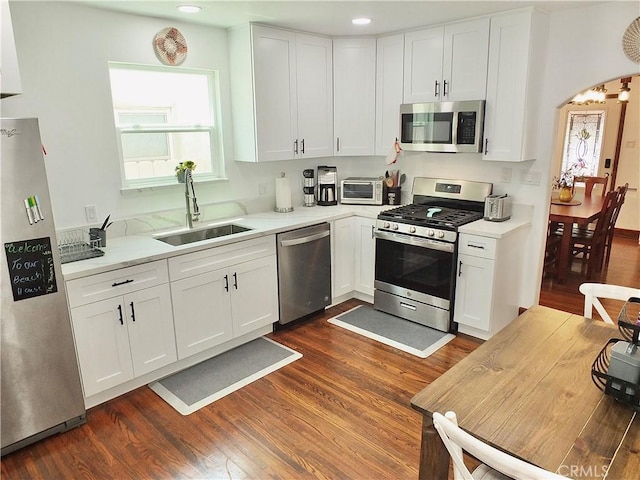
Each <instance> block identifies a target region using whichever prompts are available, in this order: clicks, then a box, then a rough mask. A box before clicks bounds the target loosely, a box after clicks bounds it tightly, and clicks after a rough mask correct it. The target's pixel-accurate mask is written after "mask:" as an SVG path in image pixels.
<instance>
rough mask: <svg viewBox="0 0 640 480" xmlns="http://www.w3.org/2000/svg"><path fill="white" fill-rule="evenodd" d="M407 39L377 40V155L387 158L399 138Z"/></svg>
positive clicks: (401, 35)
mask: <svg viewBox="0 0 640 480" xmlns="http://www.w3.org/2000/svg"><path fill="white" fill-rule="evenodd" d="M403 57H404V35H403V34H399V35H392V36H389V37H382V38H378V41H377V49H376V58H377V60H376V155H387V154H388V153H389V150H390V149H391V147H392V146H393V142H394V141H395V140H396V139H397V138H400V105H401V104H402V85H403V79H404V73H403V65H404V58H403Z"/></svg>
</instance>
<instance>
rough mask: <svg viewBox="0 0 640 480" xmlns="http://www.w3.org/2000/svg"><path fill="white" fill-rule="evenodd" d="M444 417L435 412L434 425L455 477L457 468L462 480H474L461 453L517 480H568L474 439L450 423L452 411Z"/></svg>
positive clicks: (452, 416) (482, 466) (484, 468)
mask: <svg viewBox="0 0 640 480" xmlns="http://www.w3.org/2000/svg"><path fill="white" fill-rule="evenodd" d="M445 415H446V417H445ZM445 415H442V414H440V413H438V412H434V413H433V425H434V427H435V428H436V430H437V432H438V434H439V435H440V438H442V442H443V443H444V445H445V447H446V448H447V450H448V451H449V455H451V459H452V460H453V466H454V475H455V473H456V469H458V471H459V475H460V478H461V479H464V480H474V477H473V475H472V474H471V472H469V469H468V468H467V467H466V465H465V464H464V461H463V458H462V451H463V450H464V451H466V452H469V453H470V454H471V455H473V456H474V457H476V458H477V459H478V460H480V461H481V462H482V463H483V464H485V465H487V466H489V467H491V468H492V469H493V470H496V471H497V472H500V473H502V474H503V475H507V476H508V477H510V478H513V479H516V480H531V479H532V478H535V479H540V480H542V479H550V480H568V479H567V477H563V476H562V475H558V474H557V473H552V472H549V471H547V470H544V469H543V468H540V467H536V466H535V465H532V464H530V463H527V462H525V461H523V460H520V459H519V458H515V457H512V456H511V455H509V454H507V453H504V452H502V451H500V450H498V449H496V448H493V447H492V446H490V445H487V444H486V443H484V442H482V441H480V440H478V439H477V438H475V437H474V436H472V435H469V434H468V433H467V432H465V431H464V430H462V429H461V428H459V427H458V426H457V425H456V424H455V423H454V422H453V421H452V420H450V418H454V419H455V413H454V412H447V413H446V414H445ZM485 465H481V466H480V467H479V468H482V469H483V470H485V471H486V467H485Z"/></svg>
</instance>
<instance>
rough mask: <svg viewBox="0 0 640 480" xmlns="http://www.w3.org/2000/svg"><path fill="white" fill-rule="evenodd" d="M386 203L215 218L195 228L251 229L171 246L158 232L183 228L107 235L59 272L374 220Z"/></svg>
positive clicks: (75, 273) (92, 270)
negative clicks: (92, 253)
mask: <svg viewBox="0 0 640 480" xmlns="http://www.w3.org/2000/svg"><path fill="white" fill-rule="evenodd" d="M390 208H393V207H390V206H389V205H381V206H359V205H336V206H331V207H321V206H315V207H308V208H307V207H297V208H296V209H295V210H294V211H293V212H289V213H276V212H262V213H255V214H251V215H242V216H237V217H230V218H226V219H217V220H215V221H210V222H207V221H205V222H200V223H199V224H198V225H197V226H196V228H195V229H203V228H207V227H209V226H214V225H223V224H227V223H234V224H237V225H241V226H244V227H248V228H251V230H249V231H247V232H242V233H236V234H233V235H228V236H225V237H220V238H214V239H211V240H203V241H200V242H193V243H189V244H186V245H180V246H173V245H169V244H167V243H164V242H161V241H159V240H156V239H155V238H154V237H156V236H158V235H166V234H168V233H179V232H186V231H188V229H187V228H186V227H182V228H171V229H168V230H164V231H156V232H150V233H146V234H139V235H128V236H123V237H115V238H109V239H108V241H107V246H106V247H105V248H104V249H103V250H104V252H105V253H104V255H103V256H101V257H96V258H90V259H87V260H80V261H77V262H70V263H65V264H63V265H62V273H63V275H64V278H65V280H72V279H75V278H81V277H86V276H87V275H94V274H96V273H102V272H107V271H110V270H116V269H119V268H123V267H128V266H132V265H138V264H141V263H145V262H150V261H153V260H161V259H165V258H169V257H173V256H176V255H182V254H185V253H191V252H196V251H198V250H205V249H208V248H212V247H217V246H221V245H227V244H229V243H234V242H239V241H242V240H250V239H252V238H257V237H262V236H266V235H273V234H276V233H280V232H286V231H288V230H294V229H296V228H302V227H306V226H309V225H314V224H316V223H321V222H330V221H333V220H337V219H340V218H346V217H349V216H352V215H358V216H361V217H367V218H372V219H375V218H376V217H377V215H378V213H380V212H381V211H382V210H388V209H390Z"/></svg>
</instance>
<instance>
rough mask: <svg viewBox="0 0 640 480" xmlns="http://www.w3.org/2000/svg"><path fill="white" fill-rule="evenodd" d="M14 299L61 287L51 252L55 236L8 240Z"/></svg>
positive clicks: (7, 246)
mask: <svg viewBox="0 0 640 480" xmlns="http://www.w3.org/2000/svg"><path fill="white" fill-rule="evenodd" d="M4 251H5V253H6V255H7V267H8V269H9V279H10V281H11V289H12V290H13V299H14V300H15V301H16V302H17V301H18V300H24V299H25V298H31V297H37V296H40V295H47V294H48V293H55V292H57V291H58V287H57V284H56V272H55V268H54V264H53V255H52V254H51V238H49V237H45V238H31V239H29V240H19V241H17V242H9V243H5V244H4Z"/></svg>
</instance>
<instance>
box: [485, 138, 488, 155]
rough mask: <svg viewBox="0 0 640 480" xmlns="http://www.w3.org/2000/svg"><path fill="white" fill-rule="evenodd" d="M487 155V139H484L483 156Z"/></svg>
mask: <svg viewBox="0 0 640 480" xmlns="http://www.w3.org/2000/svg"><path fill="white" fill-rule="evenodd" d="M487 153H489V139H488V138H485V139H484V154H485V155H486V154H487Z"/></svg>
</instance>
